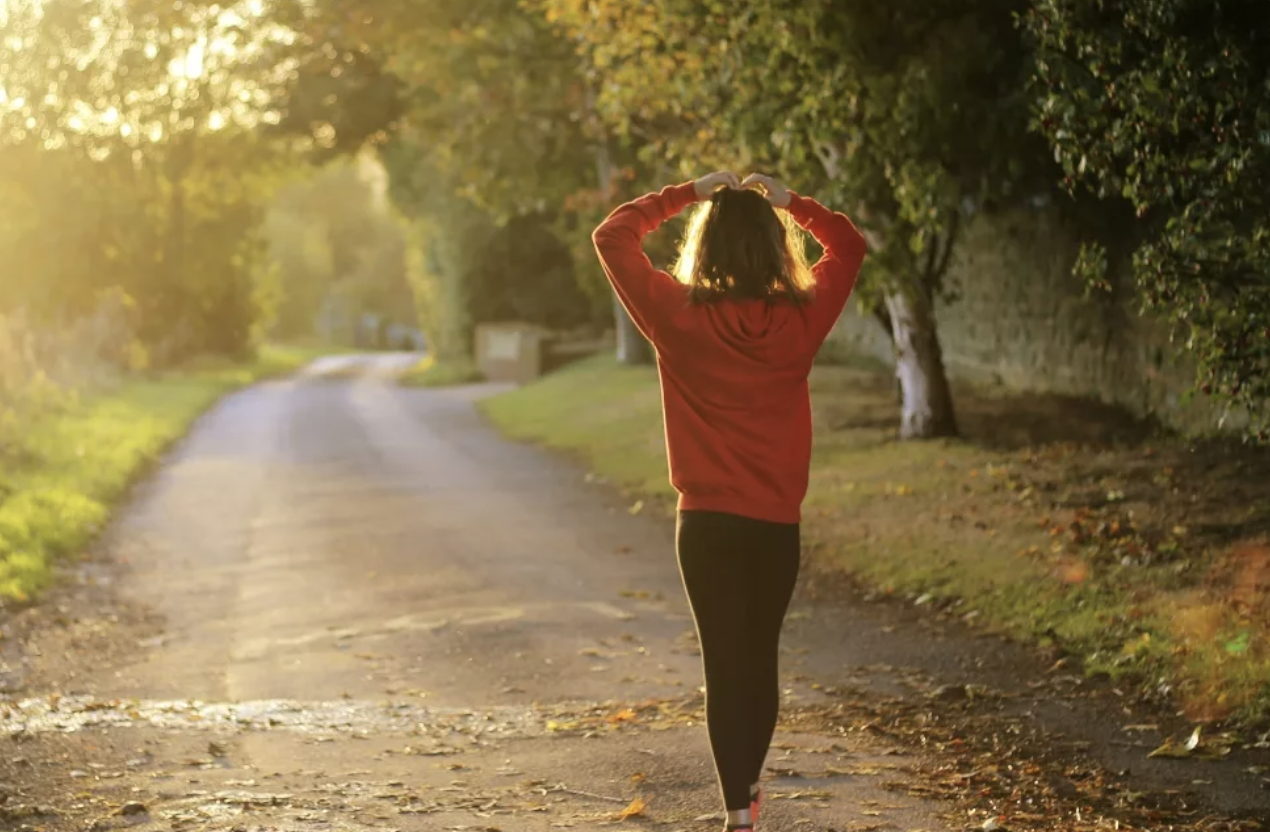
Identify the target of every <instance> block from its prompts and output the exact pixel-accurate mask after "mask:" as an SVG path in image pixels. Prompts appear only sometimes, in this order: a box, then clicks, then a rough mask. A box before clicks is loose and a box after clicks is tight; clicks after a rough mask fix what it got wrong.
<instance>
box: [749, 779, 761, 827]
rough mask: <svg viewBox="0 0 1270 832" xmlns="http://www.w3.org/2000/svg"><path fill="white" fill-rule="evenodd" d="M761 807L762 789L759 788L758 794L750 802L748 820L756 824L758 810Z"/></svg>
mask: <svg viewBox="0 0 1270 832" xmlns="http://www.w3.org/2000/svg"><path fill="white" fill-rule="evenodd" d="M762 806H763V789H762V788H761V787H760V788H759V790H758V794H756V795H754V798H753V799H752V800H751V801H750V820H752V821H754V823H758V810H759V809H760V808H762Z"/></svg>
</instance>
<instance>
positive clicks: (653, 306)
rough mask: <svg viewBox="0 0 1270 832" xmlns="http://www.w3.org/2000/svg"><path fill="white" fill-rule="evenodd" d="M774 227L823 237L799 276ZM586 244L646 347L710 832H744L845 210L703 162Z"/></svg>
mask: <svg viewBox="0 0 1270 832" xmlns="http://www.w3.org/2000/svg"><path fill="white" fill-rule="evenodd" d="M755 187H757V188H760V189H761V192H760V191H759V190H755ZM696 202H699V203H701V205H700V206H699V207H698V208H697V210H696V212H695V213H694V214H693V216H692V219H691V222H690V224H689V228H688V232H687V234H686V236H685V238H684V242H683V246H682V249H681V251H680V256H679V261H678V263H677V265H676V266H675V275H676V276H675V277H671V275H669V274H667V273H666V272H663V271H658V270H657V269H655V268H653V265H652V263H650V262H649V260H648V257H647V256H646V255H645V254H644V251H643V248H642V244H641V241H642V240H643V238H644V236H645V235H646V234H648V233H649V232H651V231H653V230H654V229H656V228H657V227H658V226H660V225H661V224H662V223H663V222H665V221H666V220H667V219H669V218H671V217H673V216H675V215H676V214H678V213H679V212H680V211H682V210H683V209H685V208H687V207H688V206H689V205H690V204H692V203H696ZM777 209H780V210H779V211H778V210H777ZM791 222H792V223H797V225H799V226H801V227H802V228H804V229H806V230H807V231H808V232H810V233H811V234H812V236H814V237H815V238H816V240H817V241H819V243H820V244H821V246H823V247H824V256H823V257H822V258H821V260H820V261H819V262H818V263H816V265H815V266H814V267H812V268H811V269H808V268H807V265H806V261H805V259H804V256H803V252H802V246H801V241H802V235H801V233H800V232H799V231H798V230H797V229H796V228H793V227H791V225H790V223H791ZM593 239H594V242H595V248H596V251H597V252H598V253H599V256H600V262H601V263H602V264H603V266H604V271H605V273H606V274H607V275H608V278H609V281H610V282H611V283H612V284H613V288H614V289H615V290H616V291H617V294H618V297H619V298H620V299H621V301H622V304H623V306H625V307H626V310H627V311H628V312H629V313H630V315H631V318H633V319H634V321H635V324H636V326H638V327H639V329H640V331H641V332H642V333H643V334H644V335H645V336H646V337H647V338H648V339H649V341H651V342H652V344H653V346H654V347H655V349H656V351H657V361H658V366H659V369H660V373H661V387H662V404H663V409H664V411H665V422H666V449H667V454H668V457H669V462H670V481H671V483H672V484H673V485H674V487H675V490H676V491H678V492H679V520H678V529H677V538H676V546H677V549H678V556H679V569H680V573H681V575H682V576H683V582H684V588H685V589H686V591H687V594H688V601H689V603H690V604H691V606H692V614H693V618H694V619H695V621H696V626H697V637H698V639H699V641H700V644H701V659H702V664H703V666H704V670H705V682H706V727H707V731H708V733H709V736H710V747H711V750H712V752H713V754H714V763H715V768H716V770H717V772H718V776H719V783H720V788H721V790H722V792H723V801H724V804H725V806H726V809H727V829H729V830H753V829H754V823H755V821H756V820H757V815H758V810H759V807H760V804H761V802H762V794H761V792H760V791H759V788H758V780H759V774H760V773H761V772H762V770H763V761H764V759H765V758H766V756H767V751H768V748H769V746H770V745H771V742H772V733H773V731H774V730H775V728H776V717H777V711H778V709H779V706H780V689H779V683H778V680H777V648H778V644H779V641H780V631H781V625H782V624H783V622H784V619H785V611H786V609H787V607H788V606H789V601H790V597H791V596H792V595H793V592H794V582H795V580H796V579H797V577H798V567H799V559H800V546H799V521H800V515H801V507H802V501H803V498H804V496H805V495H806V493H807V477H808V468H809V466H810V462H811V398H810V392H809V390H808V385H807V376H808V374H809V373H810V372H811V367H812V360H813V359H814V358H815V355H816V352H817V350H819V348H820V345H821V344H822V343H823V342H824V340H825V337H826V336H827V335H828V334H829V331H830V330H831V329H832V328H833V326H834V323H835V322H836V321H837V319H838V316H839V314H841V312H842V308H843V306H845V305H846V302H847V297H848V296H849V295H850V294H851V289H852V287H853V286H854V285H855V279H856V275H857V273H858V272H859V270H860V264H861V262H862V261H863V260H864V254H865V243H864V238H863V237H861V236H860V233H859V232H858V231H857V230H856V228H855V226H853V225H852V224H851V221H850V220H849V219H847V218H846V217H845V216H844V215H842V214H839V213H834V212H832V211H829V210H828V209H827V208H825V207H823V206H821V205H820V204H819V203H817V202H815V201H814V200H812V199H809V198H807V197H804V196H799V195H798V194H795V193H793V192H791V191H789V190H788V189H786V188H785V187H784V186H783V185H781V184H780V183H779V182H777V181H775V180H773V179H771V178H770V177H767V176H762V175H759V174H752V175H751V176H749V177H747V178H746V180H745V181H744V182H742V181H740V179H739V178H738V177H737V176H736V174H734V173H731V172H729V171H720V172H718V173H712V174H710V175H708V176H705V177H702V178H701V179H698V180H697V181H696V182H688V183H684V184H682V185H674V186H670V187H666V188H664V189H662V190H661V191H660V192H659V193H655V194H648V195H647V196H643V197H640V198H639V199H636V200H634V201H633V202H628V203H627V204H625V205H623V206H621V207H619V208H618V209H617V210H615V211H614V212H613V213H612V214H610V215H609V217H608V219H606V220H605V221H604V222H603V223H602V224H601V225H600V227H599V228H597V229H596V230H595V233H594V235H593ZM676 277H677V278H678V279H676Z"/></svg>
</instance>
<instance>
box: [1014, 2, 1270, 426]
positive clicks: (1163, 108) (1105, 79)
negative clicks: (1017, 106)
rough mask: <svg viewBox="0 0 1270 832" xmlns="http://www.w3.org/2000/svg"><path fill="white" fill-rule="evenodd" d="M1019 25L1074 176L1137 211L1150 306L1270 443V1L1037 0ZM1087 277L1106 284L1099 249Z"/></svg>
mask: <svg viewBox="0 0 1270 832" xmlns="http://www.w3.org/2000/svg"><path fill="white" fill-rule="evenodd" d="M1022 23H1023V26H1024V29H1025V30H1026V32H1027V33H1028V34H1029V35H1030V36H1031V38H1032V39H1033V40H1034V42H1035V44H1036V46H1037V49H1038V55H1037V61H1036V66H1035V72H1036V111H1035V124H1036V127H1037V128H1038V130H1039V131H1040V132H1041V133H1042V134H1043V135H1044V136H1045V137H1046V138H1047V139H1048V140H1049V143H1050V144H1051V146H1052V147H1053V151H1054V154H1055V156H1056V158H1057V159H1058V160H1059V161H1060V162H1061V163H1062V166H1063V171H1064V174H1065V179H1064V184H1065V185H1066V187H1067V188H1068V189H1069V190H1071V191H1073V192H1075V191H1077V190H1078V189H1089V190H1091V191H1093V192H1094V193H1095V194H1097V195H1098V196H1099V197H1101V198H1104V199H1107V200H1126V201H1128V202H1129V203H1130V204H1131V205H1132V207H1133V208H1134V210H1135V212H1136V216H1137V217H1138V218H1139V220H1140V226H1139V229H1138V232H1139V233H1140V235H1141V238H1142V239H1141V244H1140V245H1139V246H1138V248H1137V250H1136V252H1135V253H1134V256H1133V260H1132V274H1133V277H1134V279H1135V282H1136V284H1137V287H1138V289H1139V291H1140V293H1141V296H1142V300H1143V301H1144V305H1145V308H1146V309H1147V310H1149V311H1153V312H1155V313H1157V314H1160V315H1161V316H1163V317H1164V318H1165V319H1166V320H1167V321H1169V322H1171V323H1172V325H1173V326H1174V329H1175V333H1176V339H1177V340H1178V341H1179V342H1180V343H1181V344H1182V345H1183V346H1184V347H1185V349H1186V350H1188V351H1189V352H1190V353H1191V355H1193V356H1194V358H1195V360H1196V366H1197V378H1196V382H1197V384H1198V386H1199V388H1200V390H1202V391H1203V392H1204V393H1207V394H1210V395H1212V396H1213V397H1214V398H1215V399H1217V400H1218V401H1221V402H1225V403H1227V404H1228V405H1230V406H1232V407H1233V409H1234V410H1235V411H1236V412H1238V411H1241V410H1242V411H1243V412H1244V413H1246V414H1247V415H1248V416H1249V419H1248V427H1249V432H1250V433H1251V434H1253V435H1258V436H1260V438H1261V439H1262V440H1266V439H1267V438H1270V5H1268V4H1266V3H1265V2H1262V1H1261V0H1220V2H1214V0H1123V2H1119V3H1103V2H1097V1H1096V0H1036V2H1034V3H1033V7H1032V8H1031V9H1030V10H1029V11H1028V13H1027V14H1026V16H1024V17H1023V18H1022ZM1078 270H1079V271H1080V272H1081V273H1082V274H1084V276H1085V277H1086V278H1087V279H1088V280H1089V281H1090V282H1091V284H1092V285H1094V286H1104V287H1105V286H1106V270H1107V256H1106V252H1105V250H1104V249H1103V247H1102V246H1100V245H1097V244H1090V245H1088V246H1087V247H1086V248H1085V250H1084V251H1083V252H1082V257H1081V258H1080V260H1079V261H1078Z"/></svg>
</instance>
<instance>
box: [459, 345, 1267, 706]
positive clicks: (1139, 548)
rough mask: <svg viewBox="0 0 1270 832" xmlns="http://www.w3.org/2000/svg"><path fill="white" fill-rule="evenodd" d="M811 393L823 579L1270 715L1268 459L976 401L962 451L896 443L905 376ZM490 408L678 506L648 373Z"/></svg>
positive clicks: (1146, 684) (1108, 422)
mask: <svg viewBox="0 0 1270 832" xmlns="http://www.w3.org/2000/svg"><path fill="white" fill-rule="evenodd" d="M812 391H813V400H814V402H815V422H816V450H815V454H814V458H813V463H812V473H811V481H812V482H811V490H810V493H809V495H808V498H807V502H806V505H805V513H804V521H805V522H804V529H805V536H806V538H807V540H808V543H809V550H810V552H811V559H810V563H811V564H812V565H813V566H814V568H815V569H816V570H826V569H828V570H846V571H848V572H850V573H851V574H852V575H854V576H856V577H857V578H858V579H860V580H861V581H863V582H865V583H866V584H868V585H871V586H872V587H874V588H876V589H877V590H879V591H882V592H885V593H894V594H896V595H898V596H901V597H907V598H909V599H912V600H914V601H920V602H921V603H922V604H923V605H926V604H929V605H933V606H941V607H943V608H945V609H947V610H952V611H955V612H956V613H957V614H959V615H963V616H964V617H965V618H966V619H967V620H970V621H972V622H974V623H976V624H977V625H979V626H983V627H987V628H991V629H993V630H996V631H999V632H1004V633H1006V634H1009V635H1011V636H1013V637H1016V638H1020V639H1024V640H1032V641H1035V642H1043V643H1050V644H1057V645H1058V646H1059V647H1061V648H1062V649H1063V650H1065V651H1067V653H1068V654H1069V655H1071V656H1073V657H1075V659H1076V660H1079V661H1083V663H1084V666H1085V668H1086V670H1087V671H1088V672H1090V673H1106V674H1109V675H1111V676H1113V677H1115V678H1117V679H1119V680H1121V681H1122V682H1123V683H1125V684H1129V683H1136V684H1138V685H1140V686H1142V688H1143V689H1144V690H1151V691H1157V692H1159V691H1167V693H1168V695H1169V696H1170V697H1172V698H1173V699H1174V701H1175V702H1177V703H1178V704H1179V705H1180V706H1181V707H1182V708H1184V709H1185V710H1186V711H1187V713H1188V714H1189V715H1190V716H1191V718H1193V719H1195V720H1220V719H1232V720H1236V721H1239V722H1242V723H1244V724H1258V723H1265V722H1266V721H1267V719H1268V718H1270V642H1268V641H1267V636H1268V635H1270V546H1268V545H1267V538H1266V534H1267V532H1270V500H1267V499H1266V496H1265V488H1266V486H1265V479H1264V472H1265V471H1266V470H1270V455H1267V454H1266V453H1264V452H1254V451H1253V450H1251V449H1250V448H1246V447H1237V446H1230V445H1223V444H1220V443H1212V444H1206V445H1202V446H1195V445H1193V444H1191V445H1188V444H1186V443H1183V442H1182V441H1180V440H1177V439H1173V438H1169V437H1167V436H1163V435H1161V434H1159V433H1158V432H1155V431H1152V430H1149V429H1148V427H1147V426H1145V425H1142V424H1139V423H1136V422H1134V421H1133V420H1131V419H1129V418H1127V417H1126V416H1124V415H1123V414H1120V413H1118V412H1116V411H1114V410H1111V409H1108V408H1105V407H1101V406H1099V405H1096V404H1092V403H1089V402H1080V401H1073V400H1070V399H1064V398H1060V397H1055V396H1029V397H1020V396H1013V395H1009V394H1006V393H1003V392H994V391H985V390H976V389H969V388H959V389H958V390H957V392H956V397H957V404H958V418H959V421H960V425H961V428H962V434H963V437H964V438H963V439H961V440H957V441H935V442H904V443H901V442H898V441H896V440H895V439H894V436H895V430H896V427H897V407H896V402H895V390H894V382H893V380H892V379H890V378H888V377H886V376H885V375H882V374H880V373H879V372H878V371H877V370H876V369H871V368H861V367H857V368H851V367H842V366H832V367H831V366H823V367H818V368H817V369H816V371H815V372H814V373H813V376H812ZM483 407H484V409H485V411H486V413H487V414H488V416H489V417H490V418H491V419H492V420H493V421H494V422H495V423H496V424H497V425H498V426H499V427H500V428H501V429H502V430H503V431H504V432H505V433H506V434H507V435H509V436H512V437H515V438H518V439H522V440H527V441H532V442H536V443H539V444H542V445H544V446H546V447H549V448H554V449H557V450H560V451H563V452H567V453H569V454H572V455H576V456H577V457H578V458H579V459H581V460H582V461H583V462H584V463H585V464H587V465H588V466H589V467H590V468H591V470H593V471H594V472H595V473H596V474H597V475H599V476H601V477H604V478H606V479H608V480H610V481H612V482H614V483H615V484H617V485H618V486H620V487H621V488H623V489H624V490H625V491H626V493H627V494H628V495H629V497H630V499H631V500H632V502H634V501H636V500H643V501H646V502H648V503H649V504H651V505H655V506H658V507H659V508H660V509H661V510H663V511H665V512H666V513H667V514H668V515H669V514H670V513H671V512H672V511H673V496H674V495H673V493H672V491H671V489H670V486H669V484H668V483H667V481H666V462H665V454H664V446H663V440H662V435H661V430H662V425H661V413H660V399H659V392H658V387H657V378H656V373H655V371H654V370H652V369H651V368H622V367H619V366H618V365H617V364H616V363H615V362H614V361H613V359H612V358H611V357H607V356H606V357H603V358H599V359H593V360H590V361H586V362H584V363H582V364H580V365H577V366H574V367H572V368H569V369H566V370H564V371H562V372H559V373H556V374H554V375H551V376H548V377H547V378H545V379H544V380H542V381H540V382H538V383H536V384H533V385H529V386H526V387H523V388H520V389H517V390H514V391H511V392H509V393H506V394H502V395H500V396H497V397H495V398H493V399H490V400H487V401H486V402H485V403H484V404H483ZM1258 471H1261V472H1263V473H1262V475H1261V477H1260V478H1259V477H1258V474H1257V472H1258ZM1259 480H1260V481H1259Z"/></svg>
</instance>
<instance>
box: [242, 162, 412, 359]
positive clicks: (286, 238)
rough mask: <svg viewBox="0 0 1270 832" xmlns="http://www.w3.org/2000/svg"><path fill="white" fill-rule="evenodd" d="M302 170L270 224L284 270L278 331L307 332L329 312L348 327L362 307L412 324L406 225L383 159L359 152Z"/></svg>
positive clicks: (273, 254)
mask: <svg viewBox="0 0 1270 832" xmlns="http://www.w3.org/2000/svg"><path fill="white" fill-rule="evenodd" d="M299 173H301V174H304V175H303V176H299V175H298V176H297V179H296V181H294V182H291V183H289V184H288V185H286V186H285V187H284V188H282V189H281V191H280V192H279V194H278V197H277V199H276V201H275V202H274V204H273V205H272V206H271V208H270V211H269V215H268V221H267V223H266V229H267V231H266V234H267V237H268V240H269V251H270V258H271V259H272V260H273V261H274V262H275V263H276V264H277V266H278V269H279V272H280V284H281V294H282V299H281V301H280V305H279V320H278V324H277V327H276V329H275V332H276V334H277V335H278V337H281V338H292V337H297V336H300V337H303V336H310V335H312V334H313V333H314V330H315V325H316V324H317V322H318V321H319V319H320V318H321V317H322V316H323V315H324V314H331V315H332V316H335V315H338V316H341V317H342V319H343V321H344V322H345V323H346V324H347V325H350V326H351V322H352V321H353V320H354V319H355V318H356V316H359V315H360V314H362V313H372V314H375V315H377V316H379V317H380V318H382V319H385V320H390V321H395V322H398V323H413V322H414V320H415V315H414V312H413V298H412V296H411V290H410V285H409V282H408V280H407V277H406V242H407V241H406V230H405V228H404V227H403V224H402V222H401V221H400V219H399V217H398V216H397V215H396V212H395V211H394V210H393V206H392V205H391V203H390V201H389V199H388V193H387V191H388V187H387V173H386V171H385V170H384V169H383V167H382V165H381V164H380V163H379V161H378V159H377V158H376V157H375V156H374V154H372V153H362V154H360V155H358V156H356V157H354V158H352V159H339V160H336V161H334V162H331V163H328V164H327V165H325V166H323V167H320V168H316V169H314V170H304V171H300V172H299ZM331 334H332V335H335V334H336V333H335V332H331ZM346 337H347V336H346Z"/></svg>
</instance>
